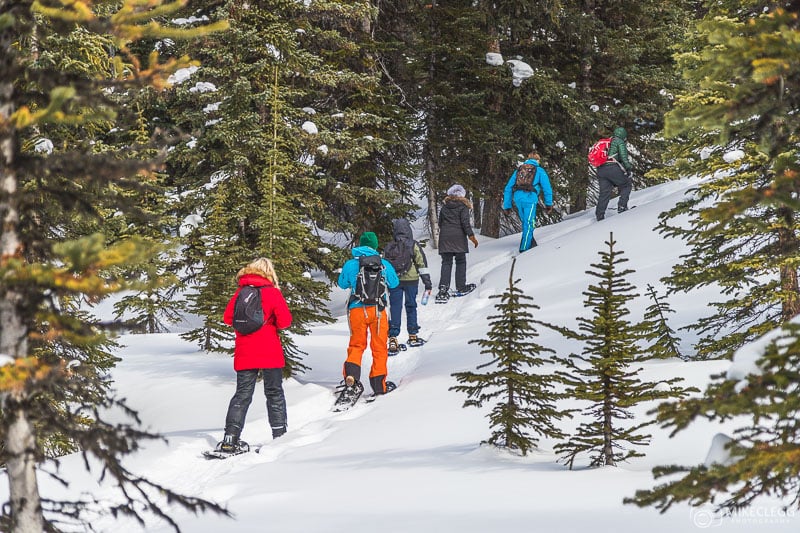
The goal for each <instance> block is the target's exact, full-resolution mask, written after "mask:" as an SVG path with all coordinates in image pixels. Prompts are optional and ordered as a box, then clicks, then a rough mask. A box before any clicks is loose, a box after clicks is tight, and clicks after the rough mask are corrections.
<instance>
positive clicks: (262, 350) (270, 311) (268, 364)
mask: <svg viewBox="0 0 800 533" xmlns="http://www.w3.org/2000/svg"><path fill="white" fill-rule="evenodd" d="M245 285H253V286H256V287H259V286H262V285H265V287H264V288H263V289H261V306H262V307H263V308H264V318H265V324H264V325H263V326H262V327H261V329H259V330H258V331H254V332H253V333H251V334H250V335H242V334H240V333H239V332H238V331H237V332H236V345H235V346H234V350H233V369H234V370H237V371H238V370H252V369H254V368H283V367H284V366H286V360H285V359H284V358H283V346H281V341H280V339H279V338H278V330H279V329H285V328H288V327H289V326H290V325H291V324H292V313H291V311H289V307H288V306H287V305H286V300H284V299H283V294H281V291H280V290H279V289H276V288H275V287H274V286H273V285H272V283H271V282H270V281H269V280H268V279H266V278H263V277H261V276H259V275H258V274H245V275H244V276H242V277H241V278H239V288H238V289H236V293H235V294H234V295H233V297H232V298H231V299H230V301H229V302H228V306H227V307H226V308H225V314H224V315H223V317H222V320H223V321H224V322H225V323H226V324H228V325H229V326H232V325H233V306H234V304H235V303H236V297H237V296H239V291H240V290H241V288H242V287H243V286H245Z"/></svg>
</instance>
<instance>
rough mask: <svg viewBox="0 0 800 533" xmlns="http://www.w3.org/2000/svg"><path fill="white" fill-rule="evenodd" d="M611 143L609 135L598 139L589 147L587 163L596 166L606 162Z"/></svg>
mask: <svg viewBox="0 0 800 533" xmlns="http://www.w3.org/2000/svg"><path fill="white" fill-rule="evenodd" d="M610 145H611V137H606V138H604V139H600V140H599V141H597V142H596V143H594V144H593V145H592V147H591V148H589V164H590V165H592V166H593V167H595V168H597V167H599V166H600V165H603V164H605V163H607V162H608V147H609V146H610Z"/></svg>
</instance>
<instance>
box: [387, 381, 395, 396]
mask: <svg viewBox="0 0 800 533" xmlns="http://www.w3.org/2000/svg"><path fill="white" fill-rule="evenodd" d="M396 388H397V385H396V384H395V382H394V381H387V382H386V391H385V392H384V394H389V393H390V392H392V391H393V390H395V389H396Z"/></svg>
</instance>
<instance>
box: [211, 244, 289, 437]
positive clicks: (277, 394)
mask: <svg viewBox="0 0 800 533" xmlns="http://www.w3.org/2000/svg"><path fill="white" fill-rule="evenodd" d="M236 277H237V278H238V280H239V288H238V289H237V290H236V293H235V294H234V295H233V297H232V298H231V299H230V301H229V302H228V306H227V307H226V308H225V314H224V315H223V320H224V321H225V323H226V324H228V325H229V326H231V325H233V309H234V305H235V303H236V298H237V297H238V296H239V291H241V290H242V287H244V286H245V285H250V286H253V287H260V288H261V307H262V308H263V310H264V325H263V326H261V328H260V329H258V330H257V331H254V332H253V333H250V334H248V335H243V334H241V333H239V332H238V331H237V332H236V344H235V346H234V350H233V369H234V370H235V371H236V393H235V394H234V395H233V398H231V403H230V405H229V406H228V414H227V416H226V417H225V437H224V438H223V440H222V442H220V443H219V444H218V445H217V449H218V450H219V451H222V452H235V451H238V450H239V449H241V448H246V447H247V444H246V443H244V442H241V441H240V440H239V436H240V435H241V434H242V428H243V427H244V419H245V417H246V416H247V409H248V407H250V402H251V401H252V400H253V392H254V391H255V388H256V379H257V378H258V373H259V371H260V372H261V375H262V376H263V378H264V395H265V396H266V397H267V418H268V419H269V425H270V427H271V428H272V438H277V437H280V436H281V435H283V434H284V433H286V398H285V397H284V395H283V384H282V381H283V367H284V366H286V361H285V359H284V357H283V346H281V341H280V339H279V338H278V330H279V329H285V328H288V327H289V326H290V325H291V323H292V313H291V312H290V311H289V307H288V306H287V305H286V300H284V298H283V294H281V291H280V289H279V288H278V276H277V274H275V267H274V266H273V265H272V261H270V260H269V259H265V258H263V257H262V258H260V259H256V260H255V261H253V262H252V263H250V264H249V265H247V266H246V267H244V268H242V269H241V270H240V271H239V272H238V274H236Z"/></svg>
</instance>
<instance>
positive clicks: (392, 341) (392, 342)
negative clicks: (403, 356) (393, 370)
mask: <svg viewBox="0 0 800 533" xmlns="http://www.w3.org/2000/svg"><path fill="white" fill-rule="evenodd" d="M389 351H390V352H399V351H400V345H399V343H398V342H397V337H389Z"/></svg>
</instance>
